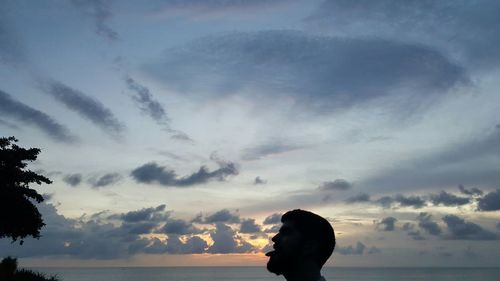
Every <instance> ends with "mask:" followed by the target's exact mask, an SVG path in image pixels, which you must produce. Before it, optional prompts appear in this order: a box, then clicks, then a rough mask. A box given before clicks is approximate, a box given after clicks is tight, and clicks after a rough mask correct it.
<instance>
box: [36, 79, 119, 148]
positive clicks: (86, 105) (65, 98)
mask: <svg viewBox="0 0 500 281" xmlns="http://www.w3.org/2000/svg"><path fill="white" fill-rule="evenodd" d="M42 84H43V86H42V89H43V90H44V91H45V92H46V93H47V94H50V95H51V96H53V97H54V98H55V99H56V100H57V101H59V102H61V103H62V104H64V105H65V106H66V107H67V108H68V109H70V110H73V111H75V112H76V113H78V114H79V115H80V116H82V117H83V118H85V119H87V120H89V121H91V122H92V123H94V124H95V125H96V126H98V127H100V128H101V129H102V130H104V132H106V133H108V134H111V135H112V136H113V137H116V138H119V137H121V134H122V132H123V129H124V125H122V124H121V123H120V122H119V121H118V119H117V118H116V117H115V116H114V115H113V113H112V112H111V110H110V109H108V108H107V107H105V106H104V105H103V104H102V103H101V102H100V101H98V100H96V99H95V98H93V97H91V96H89V95H86V94H84V93H82V92H80V91H78V90H76V89H73V88H71V87H69V86H67V85H65V84H63V83H61V82H57V81H53V80H47V81H45V82H42Z"/></svg>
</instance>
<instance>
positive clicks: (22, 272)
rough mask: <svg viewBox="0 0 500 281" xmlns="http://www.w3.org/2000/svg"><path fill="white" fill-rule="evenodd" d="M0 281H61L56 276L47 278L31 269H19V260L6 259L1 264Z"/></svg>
mask: <svg viewBox="0 0 500 281" xmlns="http://www.w3.org/2000/svg"><path fill="white" fill-rule="evenodd" d="M0 280H2V281H59V279H58V278H57V277H55V276H51V277H46V276H45V274H43V273H39V272H34V271H31V270H29V269H17V259H15V258H11V257H6V258H4V259H3V260H2V261H1V262H0Z"/></svg>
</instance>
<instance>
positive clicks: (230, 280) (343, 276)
mask: <svg viewBox="0 0 500 281" xmlns="http://www.w3.org/2000/svg"><path fill="white" fill-rule="evenodd" d="M34 269H35V270H38V271H41V272H45V273H47V274H51V275H54V274H57V276H59V277H60V278H61V280H62V281H160V280H161V281H194V280H206V281H265V280H282V281H284V280H285V279H284V278H283V277H278V276H275V275H272V274H270V273H268V272H267V271H266V270H265V268H263V267H165V268H163V267H139V268H137V267H124V268H34ZM323 275H324V276H325V278H326V280H327V281H353V280H356V281H396V280H398V281H401V280H403V281H404V280H444V281H447V280H449V281H499V280H500V268H334V267H330V268H324V269H323Z"/></svg>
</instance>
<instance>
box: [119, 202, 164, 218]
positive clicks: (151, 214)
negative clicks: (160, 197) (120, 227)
mask: <svg viewBox="0 0 500 281" xmlns="http://www.w3.org/2000/svg"><path fill="white" fill-rule="evenodd" d="M165 207H166V205H165V204H162V205H159V206H158V207H155V208H152V207H151V208H143V209H141V210H137V211H130V212H127V213H124V214H120V215H115V216H112V217H111V218H120V219H122V220H123V221H125V222H140V221H151V220H154V221H158V220H161V219H163V218H166V216H165V215H162V213H163V211H164V210H165Z"/></svg>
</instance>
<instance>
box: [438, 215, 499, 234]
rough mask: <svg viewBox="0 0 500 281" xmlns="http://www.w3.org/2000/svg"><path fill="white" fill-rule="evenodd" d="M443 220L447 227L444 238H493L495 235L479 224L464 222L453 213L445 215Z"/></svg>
mask: <svg viewBox="0 0 500 281" xmlns="http://www.w3.org/2000/svg"><path fill="white" fill-rule="evenodd" d="M443 221H444V222H445V223H446V225H447V227H448V234H447V235H446V236H445V238H446V239H450V240H495V239H498V237H497V235H496V234H495V233H493V232H491V231H489V230H486V229H483V228H482V227H481V226H479V225H477V224H475V223H472V222H466V221H465V220H464V219H462V218H460V217H458V216H455V215H446V216H444V217H443Z"/></svg>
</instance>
